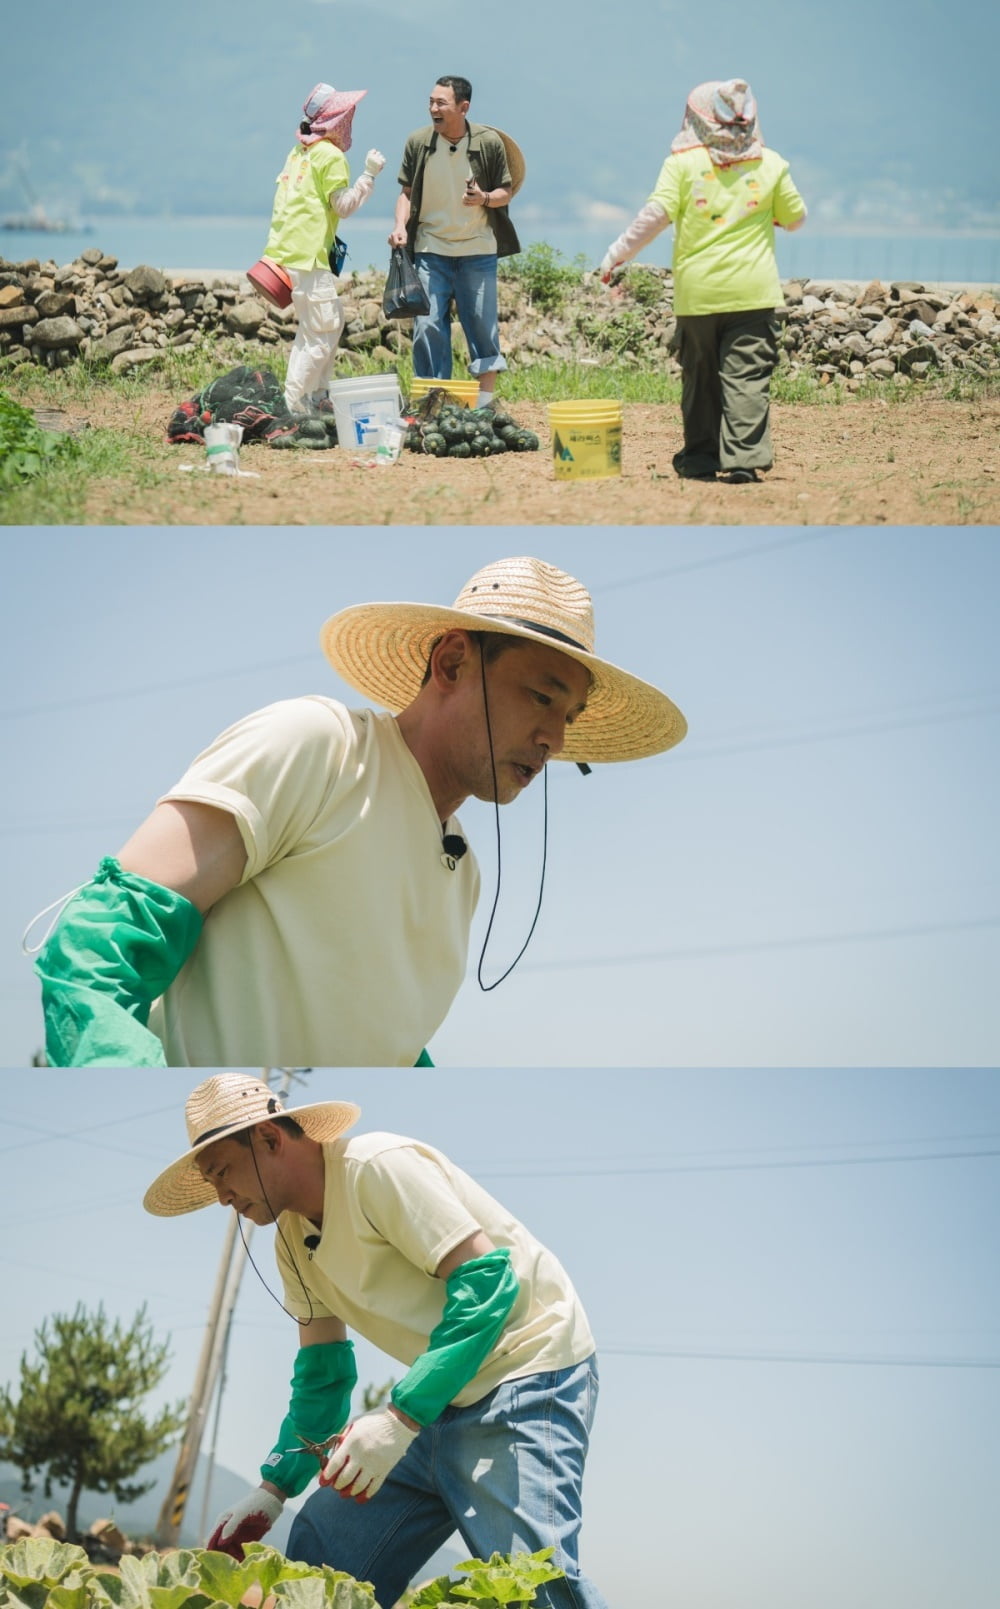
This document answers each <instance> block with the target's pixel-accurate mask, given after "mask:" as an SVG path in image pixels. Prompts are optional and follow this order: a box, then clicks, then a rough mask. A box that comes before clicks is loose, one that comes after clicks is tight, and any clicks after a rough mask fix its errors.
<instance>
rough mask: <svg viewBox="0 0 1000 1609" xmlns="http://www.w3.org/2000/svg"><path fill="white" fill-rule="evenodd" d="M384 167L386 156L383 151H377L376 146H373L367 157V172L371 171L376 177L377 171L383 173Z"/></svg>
mask: <svg viewBox="0 0 1000 1609" xmlns="http://www.w3.org/2000/svg"><path fill="white" fill-rule="evenodd" d="M384 167H385V157H384V156H383V155H382V152H381V151H376V149H375V147H374V146H372V148H371V150H370V151H369V152H368V155H367V156H366V157H365V172H366V173H370V174H371V176H372V178H373V179H374V177H375V175H376V174H377V173H381V172H382V169H383V168H384Z"/></svg>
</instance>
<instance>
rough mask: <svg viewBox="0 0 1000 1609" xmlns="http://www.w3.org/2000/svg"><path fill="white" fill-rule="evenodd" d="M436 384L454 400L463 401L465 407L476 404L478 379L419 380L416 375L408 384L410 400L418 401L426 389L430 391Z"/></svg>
mask: <svg viewBox="0 0 1000 1609" xmlns="http://www.w3.org/2000/svg"><path fill="white" fill-rule="evenodd" d="M436 386H437V387H440V389H441V390H442V391H447V393H448V395H449V397H451V398H452V399H453V400H454V401H455V402H464V403H465V406H466V407H467V408H474V407H475V406H476V398H477V397H478V395H479V381H478V380H421V379H418V378H417V376H416V375H414V376H413V380H412V382H411V384H410V401H411V402H419V400H420V398H421V397H426V395H427V393H428V391H432V390H433V389H434V388H435V387H436Z"/></svg>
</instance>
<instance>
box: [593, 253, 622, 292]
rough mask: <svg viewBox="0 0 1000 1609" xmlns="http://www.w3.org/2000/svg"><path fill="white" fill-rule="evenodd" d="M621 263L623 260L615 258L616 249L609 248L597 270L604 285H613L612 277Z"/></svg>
mask: <svg viewBox="0 0 1000 1609" xmlns="http://www.w3.org/2000/svg"><path fill="white" fill-rule="evenodd" d="M620 263H621V259H620V258H619V257H616V256H615V253H614V248H613V247H611V246H609V247H608V249H607V251H606V252H605V253H604V256H603V257H602V258H601V261H600V265H599V267H598V270H597V272H598V273H599V274H600V276H601V284H602V285H610V284H611V276H612V274H613V273H614V271H615V269H616V268H618V267H619V266H620Z"/></svg>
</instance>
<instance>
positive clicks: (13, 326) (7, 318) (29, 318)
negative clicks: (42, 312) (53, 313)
mask: <svg viewBox="0 0 1000 1609" xmlns="http://www.w3.org/2000/svg"><path fill="white" fill-rule="evenodd" d="M37 322H38V313H37V312H36V310H35V308H33V307H27V306H24V307H0V330H20V329H23V328H24V326H25V325H26V324H37Z"/></svg>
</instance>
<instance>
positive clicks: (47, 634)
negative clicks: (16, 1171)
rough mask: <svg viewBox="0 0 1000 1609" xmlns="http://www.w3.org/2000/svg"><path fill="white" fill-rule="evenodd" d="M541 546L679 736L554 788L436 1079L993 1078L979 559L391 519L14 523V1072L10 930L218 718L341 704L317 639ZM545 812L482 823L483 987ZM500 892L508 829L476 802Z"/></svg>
mask: <svg viewBox="0 0 1000 1609" xmlns="http://www.w3.org/2000/svg"><path fill="white" fill-rule="evenodd" d="M525 551H527V552H533V553H535V554H536V555H537V556H538V557H540V558H543V559H547V560H550V561H551V562H553V563H556V564H559V565H562V566H563V567H564V568H566V569H568V570H570V571H572V572H573V573H574V574H576V575H578V576H579V577H580V578H581V579H582V580H583V581H584V582H585V583H586V584H587V585H588V586H589V587H590V588H591V590H592V592H593V594H594V600H595V608H596V614H597V637H598V649H599V651H600V652H602V653H603V654H604V655H605V656H606V657H608V658H609V659H611V660H614V661H616V662H617V663H619V664H623V665H625V666H627V667H628V668H629V669H631V670H632V671H634V672H636V673H637V674H639V675H642V676H645V677H646V678H647V679H649V680H650V681H653V682H656V683H658V684H659V685H660V686H662V687H664V688H665V689H666V690H667V691H668V692H669V693H670V694H671V696H672V697H673V698H674V699H675V700H676V701H677V703H678V704H679V705H680V707H681V708H682V709H683V710H684V711H685V713H686V715H687V717H688V720H689V723H690V735H689V737H688V738H687V740H686V741H685V742H684V743H683V744H682V745H681V746H680V747H679V748H677V749H675V750H674V751H672V752H671V753H669V754H667V755H665V756H662V757H659V758H656V759H652V760H647V761H642V762H639V763H637V764H631V765H620V766H605V767H596V768H595V769H594V772H593V774H592V775H591V776H590V777H587V778H582V777H581V776H580V775H579V773H578V772H577V771H576V769H575V768H573V767H569V766H564V765H557V766H554V767H552V775H551V782H550V830H549V859H548V878H547V886H546V893H545V903H544V906H543V911H542V917H541V920H540V923H539V927H538V930H537V932H536V934H535V937H534V939H533V941H532V944H531V947H530V949H529V950H528V953H527V955H526V956H525V958H524V960H523V961H522V963H521V965H520V967H519V968H518V970H517V971H516V972H515V973H514V975H513V976H512V977H511V978H509V979H508V980H507V982H505V983H503V984H502V985H501V986H500V987H499V988H498V989H497V990H496V991H495V992H494V993H492V994H488V995H486V994H482V993H481V992H480V990H479V989H478V987H477V986H476V983H475V978H474V976H472V977H470V979H469V980H468V981H467V982H466V984H465V986H464V987H463V989H462V991H461V993H460V995H459V997H458V999H457V1001H456V1003H455V1006H454V1007H453V1010H452V1013H451V1015H450V1017H449V1018H448V1020H447V1022H446V1023H445V1025H444V1027H443V1028H442V1029H441V1030H440V1032H439V1033H438V1035H437V1036H436V1038H435V1041H434V1044H433V1045H432V1047H431V1049H432V1054H433V1055H434V1058H435V1060H436V1061H437V1062H438V1063H439V1064H443V1065H451V1066H471V1065H476V1064H479V1065H501V1066H503V1065H510V1066H522V1067H523V1066H533V1065H542V1066H555V1065H561V1066H580V1065H585V1064H592V1065H605V1066H606V1065H612V1064H624V1065H649V1066H663V1065H680V1066H693V1065H706V1064H709V1065H711V1064H714V1065H721V1066H750V1065H759V1066H775V1065H789V1066H804V1065H814V1066H815V1065H819V1066H831V1065H832V1066H841V1065H859V1066H869V1065H890V1064H896V1065H903V1066H910V1065H917V1064H925V1065H952V1064H955V1063H964V1064H987V1065H996V1064H997V1063H998V1062H1000V1004H998V996H997V990H996V986H995V985H996V976H997V972H998V961H1000V895H998V886H997V883H998V879H997V868H998V847H997V845H998V838H997V832H996V819H995V816H996V807H995V801H996V798H997V793H998V780H1000V779H998V766H997V716H998V714H1000V674H998V668H997V652H996V597H997V586H998V580H1000V549H998V546H997V542H996V537H995V534H994V533H993V532H990V531H982V532H977V531H974V530H964V529H957V530H950V529H915V530H907V529H893V530H868V529H865V530H831V529H826V530H815V531H812V530H797V531H793V532H791V533H789V532H788V531H787V530H783V531H775V530H768V529H749V530H747V529H741V530H727V529H707V530H696V531H692V530H660V531H652V532H649V531H635V530H628V529H626V530H615V529H612V530H603V529H602V530H596V531H590V530H586V529H584V530H572V529H570V530H567V529H548V530H531V531H530V532H525V531H522V530H510V529H503V528H501V529H493V530H491V529H483V530H476V531H473V532H458V531H452V530H441V529H436V530H435V529H432V530H425V529H423V528H421V529H415V530H414V529H407V528H398V529H394V530H392V531H389V532H387V533H385V534H382V533H379V532H373V531H370V530H360V531H359V530H349V529H344V528H338V529H331V530H322V529H311V530H302V531H296V532H295V533H294V537H293V536H292V535H291V534H290V533H289V532H288V531H287V530H280V529H279V530H269V529H253V530H249V531H241V530H232V531H223V532H219V531H216V530H211V531H206V530H198V529H181V530H179V529H166V530H156V529H152V530H150V529H142V530H129V529H122V530H118V529H105V530H101V531H99V532H84V531H72V530H67V531H61V530H32V531H30V532H23V533H20V534H19V535H18V534H17V533H12V536H11V538H10V539H9V541H8V544H7V556H6V562H5V583H6V584H5V587H4V593H3V601H2V604H0V623H2V631H0V669H2V675H3V686H4V688H5V689H6V691H5V693H4V696H3V705H2V708H0V728H2V732H3V743H4V757H5V762H6V766H5V769H6V774H7V785H6V788H5V790H4V795H3V799H2V801H0V856H2V878H3V890H4V912H5V914H4V922H3V927H4V931H5V933H6V942H5V944H4V946H3V951H2V959H0V1003H2V1012H0V1065H6V1066H18V1065H22V1064H24V1063H25V1062H27V1061H28V1060H29V1059H30V1057H31V1055H32V1052H33V1051H34V1050H35V1049H36V1048H37V1047H38V1046H39V1045H40V1043H41V1038H42V1033H41V1023H40V1013H39V1010H38V1006H37V1001H36V989H35V983H34V976H33V973H32V971H31V967H30V964H29V962H28V961H26V960H25V959H24V958H23V957H22V955H21V954H20V951H19V948H18V938H19V935H20V933H21V931H22V928H23V927H24V925H25V924H26V923H27V921H28V919H29V918H30V917H31V916H32V915H33V914H34V913H35V912H36V911H38V910H40V909H41V908H42V907H43V906H44V905H46V904H47V903H48V902H49V901H51V900H55V899H56V898H57V897H58V896H59V895H60V894H62V893H64V892H66V891H68V890H70V889H72V888H73V887H74V886H75V885H77V884H78V883H80V882H83V881H84V880H86V879H87V878H88V877H89V876H91V875H92V874H93V872H94V870H95V869H96V866H97V862H98V860H99V858H100V857H101V855H103V854H105V853H108V852H113V851H114V850H115V849H116V848H118V847H119V846H120V845H121V843H122V842H123V841H124V840H125V838H126V837H127V836H128V835H129V833H130V831H131V830H132V828H133V827H134V826H135V825H136V824H137V823H138V821H139V820H140V819H141V818H142V817H143V816H144V815H145V814H146V812H147V811H148V810H149V809H150V808H151V807H152V806H153V804H154V802H155V800H156V798H157V796H158V795H159V794H160V792H161V791H163V790H164V789H165V788H167V787H168V786H169V785H170V784H171V783H172V782H173V781H174V780H175V779H176V778H177V777H178V776H179V775H180V774H181V772H182V771H183V769H184V768H185V766H186V765H187V763H188V762H189V760H190V759H191V758H192V757H193V755H194V754H195V753H196V752H197V751H198V750H199V749H200V748H201V747H202V746H204V744H206V743H207V742H208V741H210V740H211V739H212V738H213V737H214V736H215V735H216V733H217V732H218V731H220V730H221V729H222V728H223V727H224V726H225V725H227V724H228V723H229V722H230V721H232V720H233V719H235V718H237V717H238V716H240V715H242V714H245V713H247V712H248V711H250V710H252V709H255V708H257V707H259V706H260V705H262V704H265V703H268V702H270V701H271V700H273V699H276V698H281V697H286V696H290V695H294V694H299V693H305V692H326V693H329V694H332V695H334V696H346V697H348V698H349V699H351V700H354V701H356V697H355V695H353V694H349V693H347V691H346V690H345V689H344V688H343V687H342V686H341V684H340V683H339V682H338V681H337V679H336V678H335V677H334V675H333V673H332V672H331V671H330V670H329V668H328V667H327V665H326V662H325V660H324V659H323V658H322V656H321V654H320V651H319V649H318V646H317V639H318V632H319V628H320V626H321V624H322V622H323V620H324V619H325V618H326V616H327V615H328V614H331V613H332V612H334V610H336V609H337V608H338V607H340V606H342V605H345V604H348V603H356V602H361V601H365V600H369V599H376V598H383V599H392V598H398V599H405V600H426V601H440V602H443V603H450V602H451V601H452V599H453V598H454V597H455V596H456V594H457V592H458V590H459V588H460V587H461V585H462V584H463V582H464V581H465V580H466V579H467V578H468V576H470V575H471V574H472V573H473V571H474V570H475V569H477V568H478V567H479V566H480V565H481V564H482V563H484V562H486V561H487V560H490V559H493V558H497V557H500V556H502V555H503V554H510V553H518V552H525ZM541 803H542V800H541V796H540V794H538V793H536V791H535V788H534V787H533V788H532V790H530V791H529V794H528V795H527V796H526V797H525V798H523V799H520V800H518V801H517V802H516V803H515V804H514V805H512V806H510V807H509V808H507V809H505V810H504V811H503V812H502V814H501V822H502V831H503V896H502V900H501V917H500V918H499V919H498V925H497V928H496V931H495V945H496V947H495V949H491V959H489V960H488V963H487V977H488V978H492V977H495V976H496V975H497V973H498V971H499V970H500V969H501V963H505V962H506V961H507V960H508V959H509V958H510V957H511V956H512V955H513V954H514V953H515V951H516V948H517V946H518V944H519V942H520V939H521V937H522V936H523V934H524V933H525V932H526V931H527V927H528V924H529V922H530V916H531V912H532V910H533V908H534V896H535V889H536V886H537V876H538V870H539V866H540V859H541ZM462 814H463V821H464V824H465V827H466V830H467V832H468V834H469V836H470V838H471V840H472V842H473V844H474V846H475V847H476V849H477V852H478V854H479V858H480V861H481V864H482V869H483V884H484V894H483V899H482V902H481V906H480V911H479V913H478V916H477V921H476V927H475V930H474V934H473V947H472V953H473V957H474V958H475V957H477V956H478V953H479V946H480V943H481V940H482V936H483V932H484V929H485V923H486V918H487V915H488V911H489V905H490V902H491V899H492V892H493V888H494V882H495V865H494V848H493V841H494V827H493V819H492V812H491V811H490V810H488V809H487V808H486V807H483V806H480V805H477V804H475V803H474V804H472V805H471V806H469V807H467V808H466V809H465V810H463V813H462Z"/></svg>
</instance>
